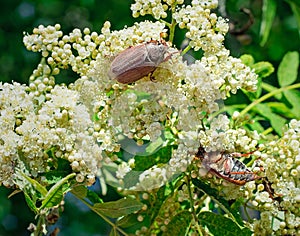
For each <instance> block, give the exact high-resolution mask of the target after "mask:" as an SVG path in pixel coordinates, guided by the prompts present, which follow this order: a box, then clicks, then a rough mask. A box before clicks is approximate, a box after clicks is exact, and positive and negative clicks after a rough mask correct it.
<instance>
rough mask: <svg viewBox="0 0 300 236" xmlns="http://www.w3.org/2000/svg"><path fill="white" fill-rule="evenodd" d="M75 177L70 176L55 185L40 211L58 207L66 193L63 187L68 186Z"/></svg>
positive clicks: (73, 175)
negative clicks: (69, 181)
mask: <svg viewBox="0 0 300 236" xmlns="http://www.w3.org/2000/svg"><path fill="white" fill-rule="evenodd" d="M75 176H76V174H75V173H72V174H69V175H68V176H66V177H65V178H63V179H61V180H60V181H58V182H57V183H56V184H55V185H53V186H52V187H51V188H50V190H49V191H48V193H47V194H46V196H45V199H44V201H43V202H42V206H41V207H40V209H44V208H50V207H54V206H57V205H58V204H59V203H60V202H61V201H62V199H63V195H64V193H65V192H64V191H63V185H64V184H66V183H67V182H68V180H69V179H71V178H74V177H75Z"/></svg>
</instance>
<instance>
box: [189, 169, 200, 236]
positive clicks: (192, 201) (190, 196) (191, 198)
mask: <svg viewBox="0 0 300 236" xmlns="http://www.w3.org/2000/svg"><path fill="white" fill-rule="evenodd" d="M190 183H191V181H190V176H189V175H186V185H187V187H188V192H189V198H190V201H191V209H192V214H193V218H194V221H195V224H196V228H197V231H198V234H199V235H200V236H202V235H203V234H202V230H201V227H200V225H199V224H198V217H197V214H196V211H195V208H194V200H193V196H192V191H191V186H190Z"/></svg>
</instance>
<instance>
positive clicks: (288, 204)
mask: <svg viewBox="0 0 300 236" xmlns="http://www.w3.org/2000/svg"><path fill="white" fill-rule="evenodd" d="M262 148H265V149H266V150H265V152H264V153H263V154H261V159H262V160H261V165H262V166H263V169H264V172H265V176H266V177H265V178H266V181H267V184H266V185H258V186H257V191H256V192H255V191H254V190H255V188H253V189H252V191H254V192H255V193H253V194H254V201H253V204H254V205H255V206H257V207H258V208H259V209H260V211H261V212H262V214H261V219H260V220H257V221H255V222H254V230H255V232H259V233H263V234H265V235H267V234H272V233H273V234H276V235H298V234H299V233H300V216H299V209H300V121H297V120H291V122H290V123H289V125H288V129H287V130H286V131H285V132H284V135H283V136H282V138H281V139H279V140H278V141H273V142H270V143H267V144H265V145H264V146H262ZM249 191H251V190H250V189H249Z"/></svg>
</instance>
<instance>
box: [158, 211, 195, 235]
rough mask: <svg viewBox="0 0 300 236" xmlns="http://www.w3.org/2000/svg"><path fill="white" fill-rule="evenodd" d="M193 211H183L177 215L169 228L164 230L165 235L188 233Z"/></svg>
mask: <svg viewBox="0 0 300 236" xmlns="http://www.w3.org/2000/svg"><path fill="white" fill-rule="evenodd" d="M191 220H192V213H191V212H189V211H182V212H180V213H178V214H177V215H175V216H174V217H173V218H172V220H171V222H170V223H169V224H168V225H167V229H166V231H165V232H163V234H162V235H163V236H175V235H186V232H187V229H188V228H189V225H190V224H191Z"/></svg>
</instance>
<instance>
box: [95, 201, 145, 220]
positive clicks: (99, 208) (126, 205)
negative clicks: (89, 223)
mask: <svg viewBox="0 0 300 236" xmlns="http://www.w3.org/2000/svg"><path fill="white" fill-rule="evenodd" d="M142 206H143V204H142V203H141V202H139V201H137V200H135V199H131V198H122V199H120V200H117V201H113V202H105V203H96V204H94V206H93V207H92V208H93V210H94V211H96V212H99V213H100V214H104V215H106V216H108V217H111V218H118V217H121V216H125V215H129V214H131V213H134V212H136V211H139V210H141V209H142Z"/></svg>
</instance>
